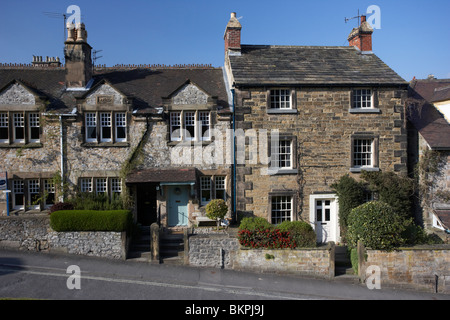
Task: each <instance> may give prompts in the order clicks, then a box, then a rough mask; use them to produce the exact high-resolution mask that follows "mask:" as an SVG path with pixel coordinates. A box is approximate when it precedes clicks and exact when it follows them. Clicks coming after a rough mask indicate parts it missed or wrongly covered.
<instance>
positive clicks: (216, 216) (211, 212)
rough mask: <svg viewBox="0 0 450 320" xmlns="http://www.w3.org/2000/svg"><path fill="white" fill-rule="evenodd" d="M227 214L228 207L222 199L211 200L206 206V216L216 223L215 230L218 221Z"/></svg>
mask: <svg viewBox="0 0 450 320" xmlns="http://www.w3.org/2000/svg"><path fill="white" fill-rule="evenodd" d="M227 212H228V206H227V203H226V202H225V200H223V199H213V200H211V201H210V202H209V203H208V204H207V205H206V216H207V217H208V218H209V219H211V220H216V221H217V229H219V224H220V219H223V218H225V215H226V214H227Z"/></svg>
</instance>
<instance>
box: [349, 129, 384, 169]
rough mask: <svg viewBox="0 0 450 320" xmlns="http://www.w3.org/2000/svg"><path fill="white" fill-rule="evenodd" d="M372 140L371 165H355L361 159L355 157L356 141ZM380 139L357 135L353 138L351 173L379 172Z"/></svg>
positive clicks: (367, 135)
mask: <svg viewBox="0 0 450 320" xmlns="http://www.w3.org/2000/svg"><path fill="white" fill-rule="evenodd" d="M361 140H370V141H371V144H370V146H371V155H370V162H371V164H370V165H355V161H356V160H357V159H359V158H357V157H355V147H356V145H355V143H356V141H361ZM379 170H380V169H379V137H378V136H375V135H371V134H355V135H353V136H352V138H351V150H350V172H361V171H379Z"/></svg>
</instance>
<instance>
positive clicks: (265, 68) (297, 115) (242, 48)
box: [225, 14, 408, 242]
mask: <svg viewBox="0 0 450 320" xmlns="http://www.w3.org/2000/svg"><path fill="white" fill-rule="evenodd" d="M241 29H242V26H241V24H240V23H239V21H238V20H237V19H236V15H235V14H232V15H231V19H230V21H229V23H228V25H227V28H226V31H225V49H226V51H225V70H226V72H227V79H228V82H229V87H230V88H232V89H233V90H234V104H235V120H236V121H235V124H236V128H237V129H238V130H239V129H243V130H244V131H245V132H246V135H247V136H249V139H251V138H250V137H251V136H252V134H254V133H255V132H256V135H258V133H257V132H258V131H261V129H265V130H267V131H268V133H267V140H268V141H269V142H268V145H269V146H268V147H267V150H266V151H267V152H266V153H264V155H266V154H267V156H268V157H270V160H271V161H270V163H268V162H267V161H261V159H258V160H256V159H255V157H253V156H251V155H253V154H254V152H253V151H254V150H255V149H256V148H257V147H258V146H256V144H252V143H249V144H248V146H247V154H246V156H245V157H246V158H245V161H243V162H242V163H239V161H237V162H236V163H237V198H238V199H237V210H238V212H239V213H242V214H252V215H256V216H260V217H264V218H266V219H268V220H269V221H270V222H272V223H279V222H281V221H284V220H300V219H303V220H305V221H308V222H310V223H311V224H312V225H314V227H315V230H316V234H317V238H318V241H319V242H327V241H330V240H331V241H339V239H340V237H339V233H340V231H339V225H338V222H339V218H338V199H337V197H336V195H335V194H334V192H333V190H332V188H331V185H332V184H333V183H334V182H336V181H337V180H338V179H339V178H340V177H341V176H343V175H345V174H350V175H351V176H352V177H355V178H356V179H358V177H359V175H360V172H361V171H362V170H371V171H372V170H376V171H379V170H382V171H395V172H398V173H406V171H407V140H406V138H407V135H406V129H405V118H404V99H405V98H406V96H407V88H408V83H407V82H405V80H403V79H402V78H401V77H400V76H399V75H397V74H396V73H395V72H394V71H393V70H392V69H391V68H389V67H388V66H387V65H386V64H385V63H384V62H383V61H381V60H380V59H379V58H378V57H377V56H376V55H375V54H374V53H373V52H372V32H373V30H372V28H371V27H370V25H369V24H368V22H367V21H366V17H364V16H363V17H361V24H360V26H359V27H358V28H354V29H353V30H352V32H351V33H350V35H349V37H348V40H349V43H350V46H346V47H336V46H275V45H244V44H241V43H240V39H241ZM272 130H278V137H277V136H276V134H274V135H271V134H269V132H271V131H272ZM247 132H250V133H249V134H247ZM263 135H264V134H262V135H261V134H259V138H261V136H263ZM274 137H275V139H274ZM262 149H263V148H260V149H259V150H258V151H259V155H261V154H262V152H263V151H264V150H262ZM249 155H250V156H249ZM262 159H263V160H264V157H262Z"/></svg>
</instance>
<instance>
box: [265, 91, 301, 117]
mask: <svg viewBox="0 0 450 320" xmlns="http://www.w3.org/2000/svg"><path fill="white" fill-rule="evenodd" d="M281 91H289V94H288V95H284V96H289V107H285V108H281V107H279V108H278V107H276V106H274V104H273V103H277V102H275V101H274V97H280V99H281V95H280V94H277V93H279V92H281ZM266 96H267V106H266V112H267V113H269V114H270V113H275V114H276V113H278V114H282V113H297V90H296V89H295V88H286V87H284V88H277V87H275V88H270V89H268V90H267V94H266ZM281 102H282V101H278V103H281ZM283 102H285V101H283Z"/></svg>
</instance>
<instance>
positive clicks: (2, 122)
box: [0, 112, 9, 142]
mask: <svg viewBox="0 0 450 320" xmlns="http://www.w3.org/2000/svg"><path fill="white" fill-rule="evenodd" d="M8 127H9V121H8V114H7V113H6V112H2V113H0V142H8V137H9V129H8Z"/></svg>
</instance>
